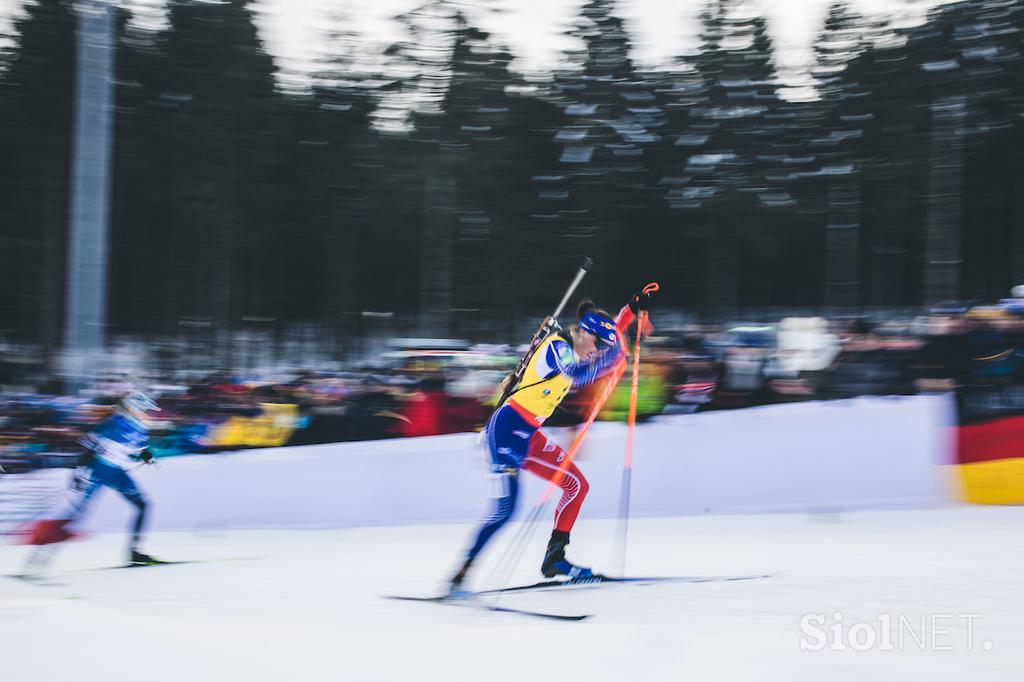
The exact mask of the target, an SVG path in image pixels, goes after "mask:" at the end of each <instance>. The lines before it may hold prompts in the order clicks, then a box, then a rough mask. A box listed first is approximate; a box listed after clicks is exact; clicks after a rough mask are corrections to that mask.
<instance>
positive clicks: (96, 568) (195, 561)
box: [71, 556, 261, 572]
mask: <svg viewBox="0 0 1024 682" xmlns="http://www.w3.org/2000/svg"><path fill="white" fill-rule="evenodd" d="M260 558H261V557H258V556H251V557H228V558H224V559H185V560H183V561H161V560H159V559H158V560H156V561H153V562H150V563H145V564H119V565H117V566H92V567H90V568H77V569H71V572H80V571H120V570H122V569H128V568H152V567H154V566H182V565H184V564H209V563H218V562H221V561H255V560H256V559H260Z"/></svg>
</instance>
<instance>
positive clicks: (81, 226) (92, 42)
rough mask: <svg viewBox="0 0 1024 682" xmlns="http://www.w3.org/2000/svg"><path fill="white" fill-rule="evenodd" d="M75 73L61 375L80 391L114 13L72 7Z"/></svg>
mask: <svg viewBox="0 0 1024 682" xmlns="http://www.w3.org/2000/svg"><path fill="white" fill-rule="evenodd" d="M77 14H78V18H77V39H78V50H77V73H76V78H75V121H74V126H75V127H74V140H73V142H72V145H73V166H72V178H71V216H70V218H71V225H70V230H69V244H68V273H67V295H66V301H67V305H66V307H65V318H64V354H63V356H64V373H65V376H66V379H67V384H68V388H69V389H71V390H72V391H77V390H79V389H81V388H82V387H83V386H84V384H85V382H86V381H87V380H88V374H89V373H90V372H93V371H95V370H96V369H97V367H98V361H99V359H100V355H101V353H102V352H103V349H104V345H105V340H106V335H105V331H106V329H105V328H106V323H107V291H106V289H107V257H108V250H109V249H108V244H109V231H110V157H111V126H112V123H113V103H114V102H113V95H114V87H113V82H114V57H115V51H116V38H115V30H114V7H113V5H112V4H111V3H109V2H105V1H103V0H84V1H83V2H80V3H79V4H78V7H77Z"/></svg>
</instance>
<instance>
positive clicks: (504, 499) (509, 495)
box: [452, 469, 519, 590]
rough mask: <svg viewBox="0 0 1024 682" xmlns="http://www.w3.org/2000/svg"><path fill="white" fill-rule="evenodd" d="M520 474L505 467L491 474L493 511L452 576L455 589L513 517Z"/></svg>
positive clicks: (483, 522) (482, 524)
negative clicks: (489, 543)
mask: <svg viewBox="0 0 1024 682" xmlns="http://www.w3.org/2000/svg"><path fill="white" fill-rule="evenodd" d="M518 474H519V472H518V471H517V470H516V469H505V470H504V471H500V472H496V473H494V474H491V513H490V514H489V515H488V516H487V517H486V518H485V519H484V520H483V521H482V522H481V524H480V529H479V530H478V531H477V533H476V539H475V540H474V541H473V546H472V547H470V549H469V551H468V552H467V553H466V560H465V562H464V563H463V564H462V567H461V568H460V569H459V572H458V573H456V574H455V576H454V577H453V578H452V589H453V590H458V589H459V587H460V586H461V585H462V582H463V581H464V580H465V578H466V574H467V573H468V572H469V569H470V567H471V566H472V565H473V562H474V561H475V560H476V557H477V555H478V554H480V552H481V551H483V548H484V547H485V546H486V545H487V543H488V541H490V539H491V538H492V537H493V536H494V534H495V533H497V532H498V531H499V530H500V529H501V527H502V526H504V525H505V524H506V523H508V520H509V519H510V518H511V517H512V513H513V512H514V511H515V509H516V501H517V500H518V498H519V476H518Z"/></svg>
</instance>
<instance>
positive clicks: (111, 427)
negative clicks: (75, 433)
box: [80, 414, 149, 450]
mask: <svg viewBox="0 0 1024 682" xmlns="http://www.w3.org/2000/svg"><path fill="white" fill-rule="evenodd" d="M101 440H109V441H112V442H114V443H117V444H118V445H121V446H123V447H126V448H129V449H132V450H142V449H143V448H145V447H146V446H147V445H148V444H149V430H148V429H146V428H144V427H141V426H140V425H138V424H136V423H134V422H132V421H131V420H129V419H127V418H125V417H124V416H122V415H119V414H118V415H114V416H113V417H110V418H109V419H107V420H105V421H103V422H101V423H100V425H99V426H97V427H96V428H95V429H94V430H93V431H92V433H90V434H88V435H86V436H85V437H84V438H82V440H81V441H80V442H81V444H82V445H84V446H86V447H87V448H89V449H91V450H96V449H97V448H98V447H99V446H100V442H101Z"/></svg>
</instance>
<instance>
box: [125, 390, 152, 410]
mask: <svg viewBox="0 0 1024 682" xmlns="http://www.w3.org/2000/svg"><path fill="white" fill-rule="evenodd" d="M121 407H123V408H124V409H126V410H129V411H131V412H136V413H141V414H145V413H146V412H155V411H156V410H159V409H160V407H159V406H158V405H157V404H156V403H155V402H153V400H152V398H150V397H149V396H148V395H146V394H145V393H143V392H142V391H132V392H131V393H129V394H128V395H126V396H125V397H123V398H121Z"/></svg>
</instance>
